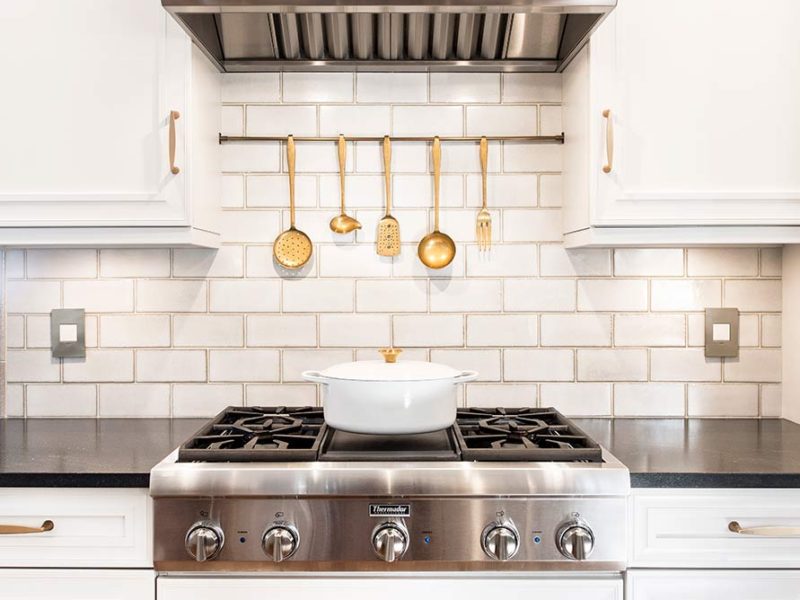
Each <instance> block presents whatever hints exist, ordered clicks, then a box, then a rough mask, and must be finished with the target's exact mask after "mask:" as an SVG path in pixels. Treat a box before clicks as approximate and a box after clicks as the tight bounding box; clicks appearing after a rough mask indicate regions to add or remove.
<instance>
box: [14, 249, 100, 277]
mask: <svg viewBox="0 0 800 600" xmlns="http://www.w3.org/2000/svg"><path fill="white" fill-rule="evenodd" d="M27 254H28V261H27V265H28V278H29V279H79V278H87V277H96V276H97V250H84V249H80V250H66V249H63V248H57V249H53V250H49V249H48V250H28V253H27Z"/></svg>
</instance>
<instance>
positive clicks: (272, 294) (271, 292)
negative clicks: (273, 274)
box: [211, 279, 281, 312]
mask: <svg viewBox="0 0 800 600" xmlns="http://www.w3.org/2000/svg"><path fill="white" fill-rule="evenodd" d="M280 303H281V283H280V282H279V281H277V280H276V281H259V280H257V279H231V280H223V281H212V282H211V310H212V311H213V312H277V311H278V310H280Z"/></svg>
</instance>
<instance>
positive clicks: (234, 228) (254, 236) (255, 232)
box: [221, 201, 288, 244]
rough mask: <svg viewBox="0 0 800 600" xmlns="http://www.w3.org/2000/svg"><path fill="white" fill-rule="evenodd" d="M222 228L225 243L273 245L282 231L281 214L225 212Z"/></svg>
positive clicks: (271, 211)
mask: <svg viewBox="0 0 800 600" xmlns="http://www.w3.org/2000/svg"><path fill="white" fill-rule="evenodd" d="M287 202H288V201H287ZM221 226H222V227H221V229H222V241H224V242H252V243H256V244H258V243H267V242H268V243H270V244H271V243H272V242H273V241H274V240H275V238H276V237H277V236H278V233H280V231H281V213H280V211H278V210H258V211H252V210H248V211H245V210H224V211H222V217H221Z"/></svg>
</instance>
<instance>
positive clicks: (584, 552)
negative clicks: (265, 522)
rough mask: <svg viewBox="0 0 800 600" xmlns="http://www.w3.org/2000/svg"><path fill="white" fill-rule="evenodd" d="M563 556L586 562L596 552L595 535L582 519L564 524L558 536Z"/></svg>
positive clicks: (558, 543)
mask: <svg viewBox="0 0 800 600" xmlns="http://www.w3.org/2000/svg"><path fill="white" fill-rule="evenodd" d="M556 545H557V546H558V549H559V550H560V551H561V554H563V555H564V556H566V557H567V558H570V559H572V560H585V559H587V558H589V555H590V554H591V553H592V550H594V534H593V533H592V530H591V528H590V527H589V526H588V525H587V524H586V522H585V521H583V520H582V519H574V520H572V521H568V522H566V523H564V524H563V525H562V526H561V528H560V529H559V530H558V533H557V534H556Z"/></svg>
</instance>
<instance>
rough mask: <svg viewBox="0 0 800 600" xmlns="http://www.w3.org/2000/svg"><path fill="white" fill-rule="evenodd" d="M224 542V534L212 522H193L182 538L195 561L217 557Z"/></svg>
mask: <svg viewBox="0 0 800 600" xmlns="http://www.w3.org/2000/svg"><path fill="white" fill-rule="evenodd" d="M224 544H225V536H224V535H223V533H222V529H220V528H219V527H218V526H217V525H214V524H212V523H206V522H200V523H195V524H194V525H192V527H191V528H190V529H189V531H188V533H187V534H186V539H185V540H184V547H185V548H186V552H188V553H189V556H191V557H192V558H193V559H195V560H196V561H197V562H205V561H207V560H212V559H214V558H216V557H217V555H218V554H219V553H220V550H222V546H223V545H224Z"/></svg>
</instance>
